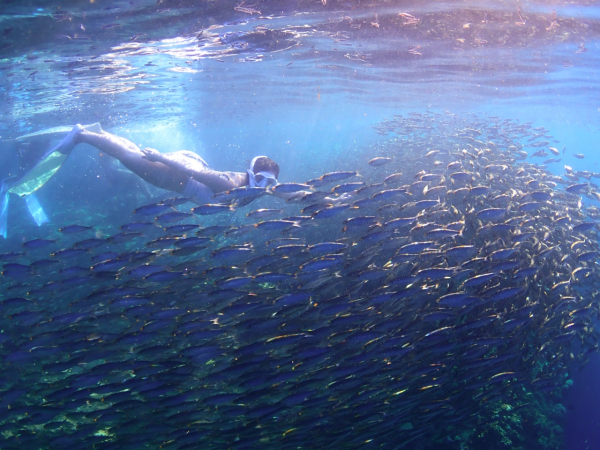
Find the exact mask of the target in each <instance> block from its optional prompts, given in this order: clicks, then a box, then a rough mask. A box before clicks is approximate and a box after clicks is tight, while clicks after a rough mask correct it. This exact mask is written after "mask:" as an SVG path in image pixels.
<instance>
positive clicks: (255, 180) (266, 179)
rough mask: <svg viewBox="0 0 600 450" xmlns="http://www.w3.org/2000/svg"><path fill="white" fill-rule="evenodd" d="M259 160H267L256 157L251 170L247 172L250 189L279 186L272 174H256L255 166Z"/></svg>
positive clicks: (251, 164)
mask: <svg viewBox="0 0 600 450" xmlns="http://www.w3.org/2000/svg"><path fill="white" fill-rule="evenodd" d="M259 158H266V156H256V157H255V158H254V159H253V160H252V162H251V163H250V168H249V169H248V170H247V171H246V172H248V180H249V182H250V183H249V184H250V187H261V188H266V187H268V186H277V178H276V177H275V175H273V174H272V173H271V172H258V173H254V164H255V163H256V161H257V160H258V159H259Z"/></svg>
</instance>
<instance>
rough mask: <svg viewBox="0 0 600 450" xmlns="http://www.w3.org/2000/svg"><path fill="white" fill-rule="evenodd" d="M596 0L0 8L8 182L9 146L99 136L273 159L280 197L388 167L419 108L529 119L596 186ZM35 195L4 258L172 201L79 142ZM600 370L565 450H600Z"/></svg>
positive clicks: (582, 387) (235, 164)
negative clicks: (387, 157)
mask: <svg viewBox="0 0 600 450" xmlns="http://www.w3.org/2000/svg"><path fill="white" fill-rule="evenodd" d="M246 3H248V2H246ZM325 3H326V4H325ZM588 3H589V2H586V1H581V2H561V1H556V2H545V1H539V2H537V1H525V2H516V1H515V2H512V1H509V2H501V3H498V2H491V1H490V2H459V1H430V2H427V1H419V2H388V1H381V2H378V1H372V2H362V1H358V0H356V1H353V0H348V1H333V0H328V1H327V2H321V1H313V2H302V1H300V2H298V1H275V2H269V1H262V2H261V1H258V2H255V3H253V4H252V5H251V7H252V9H255V10H257V11H260V13H258V12H256V13H255V14H249V13H248V12H243V11H239V10H235V9H234V8H235V7H236V6H239V4H240V2H231V1H214V2H212V1H187V2H185V1H168V0H164V1H159V2H156V1H155V0H151V1H150V0H148V1H145V0H132V1H114V2H108V3H107V2H102V1H99V0H98V1H95V2H94V1H90V2H67V1H65V0H62V1H61V0H58V1H55V2H45V1H22V2H21V1H12V2H11V1H8V2H6V1H5V2H0V140H1V141H2V142H0V175H2V176H4V172H6V170H7V167H8V161H9V160H10V158H11V155H10V151H11V149H12V147H10V145H8V144H7V142H8V140H10V139H14V138H16V137H19V136H22V135H25V134H27V133H31V132H35V131H39V130H44V129H47V128H51V127H56V126H72V125H74V124H76V123H81V124H89V123H93V122H99V123H101V124H102V126H103V128H104V129H105V130H108V131H110V132H112V133H114V134H117V135H119V136H123V137H126V138H128V139H130V140H131V141H133V142H135V143H136V144H138V145H139V146H141V147H152V148H156V149H158V150H160V151H174V150H179V149H188V150H193V151H195V152H197V153H199V154H200V155H202V157H203V158H204V159H205V160H206V161H207V162H208V163H209V164H210V165H211V166H212V167H213V168H215V169H218V170H232V171H242V172H243V171H245V169H246V168H247V165H248V163H249V161H250V160H251V159H252V158H253V157H254V156H256V155H263V154H264V155H267V156H269V157H271V158H273V159H274V160H276V161H277V162H278V163H279V165H280V166H281V175H280V180H279V181H280V182H292V181H304V180H308V179H311V178H315V177H318V176H320V175H321V174H323V173H325V172H330V171H335V170H355V168H356V167H357V165H358V162H359V161H360V162H362V161H365V160H368V159H369V158H370V157H374V156H379V155H377V154H373V153H372V152H371V150H370V149H371V148H372V147H371V146H373V145H374V144H375V143H376V142H378V141H379V140H380V136H379V135H378V134H377V132H376V130H375V129H374V128H373V127H374V126H376V125H377V124H379V123H380V122H382V121H383V120H384V119H385V118H386V117H391V116H392V115H394V114H407V113H410V112H423V111H432V112H436V113H443V112H444V111H449V112H451V113H453V114H457V115H465V116H466V115H468V114H471V113H476V114H478V115H479V116H481V117H483V116H486V115H488V116H498V117H501V118H510V119H518V120H519V121H520V122H522V123H523V122H532V123H533V124H532V126H534V127H541V126H543V127H545V128H546V129H548V130H550V134H552V135H553V136H554V137H555V139H556V140H557V141H558V142H559V143H557V144H556V147H558V148H560V149H562V147H563V146H565V147H566V149H567V153H566V155H565V156H564V157H563V160H562V162H561V163H559V164H555V165H553V166H551V167H550V170H552V171H553V172H554V173H555V174H557V175H560V174H562V173H563V172H564V170H563V166H564V165H569V166H572V167H573V168H574V169H575V170H589V171H600V170H599V167H598V161H599V160H600V153H599V150H598V139H599V136H600V129H599V128H600V127H599V124H600V121H599V118H600V105H599V103H598V99H599V98H600V97H599V94H600V83H599V82H598V80H599V76H600V60H599V57H598V55H599V54H600V53H599V42H600V13H599V11H600V10H599V8H598V7H597V6H594V5H588ZM248 5H250V3H248V4H247V5H243V6H246V7H247V6H248ZM519 7H520V10H519V9H518V8H519ZM401 12H406V13H408V14H410V15H412V16H414V17H415V18H416V19H418V20H419V22H418V23H417V24H416V25H410V24H404V22H403V21H405V20H406V19H402V18H401V17H400V16H399V15H398V14H399V13H401ZM552 22H557V25H556V26H554V27H553V26H552ZM583 49H585V51H582V50H583ZM58 139H59V137H57V136H56V135H51V137H50V138H48V139H46V140H44V139H38V140H36V141H35V142H36V145H39V146H45V145H47V146H50V145H52V144H54V143H56V142H57V140H58ZM573 153H583V154H585V159H584V160H580V159H577V158H575V157H573V156H572V155H573ZM38 195H39V199H40V202H41V204H42V205H43V206H44V209H45V211H46V213H47V215H48V217H49V218H50V223H49V224H45V225H43V226H42V228H41V231H40V228H38V227H37V226H36V225H35V223H34V222H33V220H32V219H31V218H30V217H29V215H28V213H27V210H26V207H25V204H24V202H23V201H20V200H19V199H16V200H13V201H12V202H11V209H10V211H9V239H8V240H7V241H4V242H0V253H6V252H9V251H18V249H19V248H20V247H19V245H20V244H21V242H23V241H26V240H28V239H33V238H36V237H39V236H40V233H41V234H42V235H43V234H44V233H49V232H50V230H51V229H52V230H55V229H56V228H57V227H59V226H62V225H65V224H69V223H80V224H82V225H96V224H97V223H98V224H100V223H101V225H99V227H98V228H99V230H100V232H102V233H109V232H110V231H111V225H114V226H118V225H119V223H115V224H112V222H111V221H112V220H113V219H116V218H118V217H120V216H121V215H123V214H125V213H126V214H129V213H130V211H131V210H132V209H133V208H135V207H137V206H139V205H141V204H145V203H150V202H152V201H153V200H156V199H160V198H164V197H166V196H168V195H167V194H166V193H165V192H161V191H160V190H159V189H157V188H154V187H152V186H144V185H143V183H141V182H140V181H139V180H137V179H135V178H134V177H132V176H131V175H130V174H127V173H125V171H123V170H122V168H121V170H118V165H117V164H116V163H114V162H111V161H109V160H108V158H107V157H106V156H103V155H102V156H101V155H99V154H98V152H97V151H96V150H95V149H93V148H91V147H89V146H85V145H82V146H79V147H78V148H77V149H76V150H75V151H74V153H73V155H72V156H71V158H70V159H69V160H68V162H67V164H66V166H65V167H63V169H61V171H60V172H59V173H58V174H57V175H56V176H55V177H54V178H53V179H51V180H50V181H49V182H48V183H47V184H46V185H45V186H44V187H43V188H42V189H41V190H40V191H39V193H38ZM586 201H589V200H586ZM596 203H597V202H596ZM79 205H81V206H83V207H85V209H86V213H85V214H84V215H81V214H78V207H79ZM597 206H598V205H597ZM589 359H590V362H589V363H588V364H587V365H586V366H585V367H584V368H582V369H579V368H573V374H572V377H571V378H572V380H573V385H572V387H570V388H568V389H565V390H564V391H563V395H564V396H565V397H564V401H563V400H561V402H562V403H564V405H565V407H566V411H567V412H566V414H565V416H564V417H563V418H561V419H560V420H561V421H563V423H564V425H565V447H564V448H565V449H568V450H579V449H590V450H593V449H598V448H600V432H599V431H598V430H599V429H600V425H599V423H600V417H599V416H598V411H599V410H600V408H598V405H599V404H600V391H599V390H598V388H597V379H598V373H600V359H599V357H598V354H597V353H592V354H590V355H589ZM1 447H2V445H1V443H0V448H1Z"/></svg>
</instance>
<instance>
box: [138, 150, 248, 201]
mask: <svg viewBox="0 0 600 450" xmlns="http://www.w3.org/2000/svg"><path fill="white" fill-rule="evenodd" d="M141 151H142V152H143V154H144V158H145V159H147V160H148V161H153V162H160V163H163V164H165V165H167V166H169V167H170V168H172V169H174V170H176V171H178V172H180V173H183V174H185V175H187V176H190V177H192V178H193V179H194V180H196V181H199V182H200V183H202V184H204V185H206V186H208V187H209V188H210V189H211V190H212V191H213V192H214V193H215V194H217V193H219V192H223V191H229V190H231V189H234V188H237V187H240V186H245V185H246V184H248V183H247V175H246V174H243V173H238V172H219V171H217V170H212V169H208V168H204V169H201V170H197V169H195V168H193V167H189V166H187V165H186V164H183V163H182V162H180V161H177V160H174V159H171V158H168V157H167V156H166V155H163V154H162V153H160V152H159V151H158V150H154V149H152V148H144V149H142V150H141Z"/></svg>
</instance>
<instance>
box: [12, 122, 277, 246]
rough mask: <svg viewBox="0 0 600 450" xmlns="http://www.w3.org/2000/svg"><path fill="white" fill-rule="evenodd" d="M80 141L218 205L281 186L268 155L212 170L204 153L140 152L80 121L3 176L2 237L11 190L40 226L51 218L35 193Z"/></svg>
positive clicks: (163, 184) (161, 183)
mask: <svg viewBox="0 0 600 450" xmlns="http://www.w3.org/2000/svg"><path fill="white" fill-rule="evenodd" d="M56 132H64V127H58V128H56V129H50V130H45V131H43V132H37V133H32V134H29V135H26V136H21V137H20V138H17V139H15V140H13V141H15V142H17V141H21V140H23V139H27V138H31V137H35V136H43V135H47V134H53V133H56ZM80 143H86V144H90V145H92V146H93V147H96V148H97V149H98V150H100V151H101V152H104V153H106V154H107V155H110V156H112V157H113V158H115V159H117V160H118V161H120V162H121V163H122V164H123V165H124V166H125V167H126V168H127V169H129V170H130V171H131V172H133V173H134V174H136V175H138V176H139V177H141V178H142V179H143V180H145V181H147V182H148V183H150V184H152V185H154V186H156V187H159V188H162V189H166V190H169V191H173V192H177V193H179V194H182V195H183V196H184V197H186V198H189V199H190V201H192V202H194V203H198V204H206V203H212V202H214V199H213V196H214V195H215V194H217V193H219V192H223V191H228V190H231V189H234V188H237V187H242V186H251V187H262V188H266V187H269V186H275V185H277V177H278V176H279V166H278V165H277V163H276V162H274V161H273V160H271V159H270V158H267V157H266V156H257V157H255V158H254V159H253V160H252V162H251V163H250V168H249V169H248V170H247V171H246V173H241V172H219V171H216V170H212V169H211V168H210V167H209V166H208V164H207V163H206V162H205V161H204V160H203V159H202V158H201V157H200V156H198V155H196V154H195V153H193V152H191V151H187V150H181V151H177V152H172V153H160V152H159V151H157V150H154V149H151V148H145V149H142V150H140V148H139V147H138V146H136V145H135V144H134V143H133V142H131V141H129V140H127V139H125V138H122V137H119V136H115V135H113V134H110V133H107V132H106V131H103V130H102V128H101V127H100V124H97V123H95V124H92V125H85V126H82V125H75V127H73V128H72V129H71V130H70V131H69V132H68V134H67V136H65V137H64V138H63V140H62V141H61V142H60V143H59V144H58V145H56V146H54V147H52V148H50V149H48V150H47V151H45V152H43V153H41V154H40V155H38V156H37V157H33V160H32V161H29V164H28V165H27V166H28V167H23V168H22V169H23V170H20V171H19V173H18V175H12V176H9V177H8V178H5V179H4V180H1V183H0V236H2V237H4V238H6V237H7V230H8V227H7V218H8V204H9V194H16V195H18V196H19V197H22V198H24V199H25V201H26V203H27V207H28V209H29V212H30V213H31V216H32V217H33V219H34V220H35V222H36V223H37V225H38V226H39V225H42V224H43V223H46V222H48V217H47V216H46V214H45V212H44V210H43V209H42V206H41V205H40V203H39V202H38V200H37V197H36V195H35V192H36V191H37V190H38V189H40V188H41V187H42V186H43V185H44V184H45V183H46V182H47V181H48V180H49V179H50V178H51V177H52V176H53V175H54V174H55V173H56V172H57V171H58V169H59V168H60V167H61V166H62V165H63V163H64V162H65V161H66V159H67V157H68V156H69V155H70V154H71V151H72V150H73V148H75V146H76V145H77V144H80ZM30 156H31V154H30ZM278 196H282V197H285V196H283V195H278Z"/></svg>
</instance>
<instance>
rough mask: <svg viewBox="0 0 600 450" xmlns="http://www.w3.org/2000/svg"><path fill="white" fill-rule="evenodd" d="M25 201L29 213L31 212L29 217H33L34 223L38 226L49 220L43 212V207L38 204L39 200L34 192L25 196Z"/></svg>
mask: <svg viewBox="0 0 600 450" xmlns="http://www.w3.org/2000/svg"><path fill="white" fill-rule="evenodd" d="M25 202H26V203H27V209H29V214H31V217H33V220H35V223H37V225H38V227H39V226H40V225H42V224H43V223H47V222H49V220H48V216H47V215H46V213H45V212H44V209H43V208H42V205H40V202H39V201H38V199H37V197H36V196H35V194H30V195H28V196H27V197H25Z"/></svg>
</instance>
